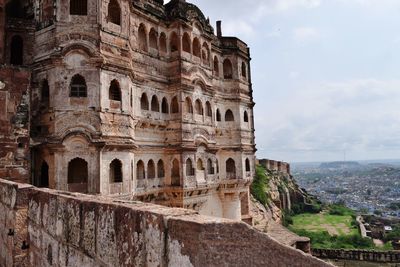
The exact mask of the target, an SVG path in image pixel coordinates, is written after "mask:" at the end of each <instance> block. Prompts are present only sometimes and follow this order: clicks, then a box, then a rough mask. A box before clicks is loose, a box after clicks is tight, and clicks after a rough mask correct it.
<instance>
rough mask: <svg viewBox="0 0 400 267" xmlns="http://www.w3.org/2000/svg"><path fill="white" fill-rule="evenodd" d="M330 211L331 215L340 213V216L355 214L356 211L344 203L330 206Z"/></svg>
mask: <svg viewBox="0 0 400 267" xmlns="http://www.w3.org/2000/svg"><path fill="white" fill-rule="evenodd" d="M328 213H329V214H330V215H340V216H345V215H349V216H355V212H354V211H353V210H352V209H349V208H348V207H346V206H344V205H342V204H332V205H330V206H329V207H328Z"/></svg>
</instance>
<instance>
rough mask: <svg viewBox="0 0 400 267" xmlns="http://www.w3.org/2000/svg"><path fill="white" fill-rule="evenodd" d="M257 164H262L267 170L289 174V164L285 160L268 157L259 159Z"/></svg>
mask: <svg viewBox="0 0 400 267" xmlns="http://www.w3.org/2000/svg"><path fill="white" fill-rule="evenodd" d="M258 164H260V165H262V166H263V167H264V168H266V169H267V170H271V171H278V172H283V173H286V174H290V164H289V163H287V162H283V161H276V160H270V159H260V160H258Z"/></svg>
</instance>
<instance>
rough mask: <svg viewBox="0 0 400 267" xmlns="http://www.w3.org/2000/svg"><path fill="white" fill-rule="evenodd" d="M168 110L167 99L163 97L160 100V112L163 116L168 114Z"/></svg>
mask: <svg viewBox="0 0 400 267" xmlns="http://www.w3.org/2000/svg"><path fill="white" fill-rule="evenodd" d="M168 110H169V108H168V101H167V99H166V98H165V97H164V98H163V99H162V102H161V112H162V113H164V114H168Z"/></svg>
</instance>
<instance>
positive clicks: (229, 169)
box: [226, 158, 236, 179]
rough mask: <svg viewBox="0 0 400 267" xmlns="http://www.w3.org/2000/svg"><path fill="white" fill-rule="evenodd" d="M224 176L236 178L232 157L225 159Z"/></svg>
mask: <svg viewBox="0 0 400 267" xmlns="http://www.w3.org/2000/svg"><path fill="white" fill-rule="evenodd" d="M226 178H228V179H234V178H236V166H235V161H234V160H233V159H231V158H229V159H228V160H227V161H226Z"/></svg>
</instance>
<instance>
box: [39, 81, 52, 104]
mask: <svg viewBox="0 0 400 267" xmlns="http://www.w3.org/2000/svg"><path fill="white" fill-rule="evenodd" d="M40 96H41V99H40V100H41V102H42V104H44V105H45V106H46V107H48V106H49V98H50V88H49V82H48V81H47V80H46V79H45V80H43V81H42V86H41V88H40Z"/></svg>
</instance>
